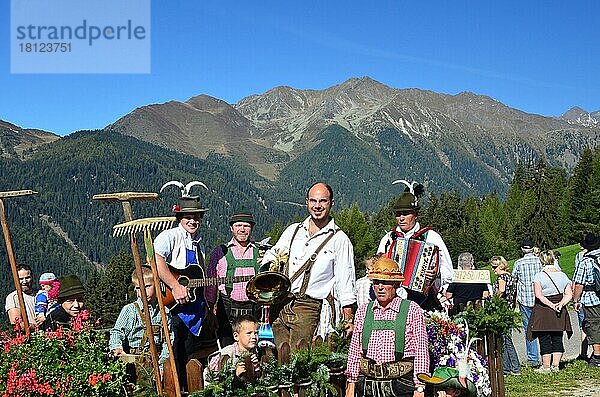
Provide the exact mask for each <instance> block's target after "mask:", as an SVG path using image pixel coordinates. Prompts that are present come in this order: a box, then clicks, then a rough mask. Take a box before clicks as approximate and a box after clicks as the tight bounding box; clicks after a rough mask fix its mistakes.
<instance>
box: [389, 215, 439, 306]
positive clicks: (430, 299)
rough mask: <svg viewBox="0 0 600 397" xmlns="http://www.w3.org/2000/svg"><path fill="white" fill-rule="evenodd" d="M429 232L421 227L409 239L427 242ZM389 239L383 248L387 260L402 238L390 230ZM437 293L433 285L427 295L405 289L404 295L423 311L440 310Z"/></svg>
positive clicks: (426, 228)
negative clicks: (388, 242)
mask: <svg viewBox="0 0 600 397" xmlns="http://www.w3.org/2000/svg"><path fill="white" fill-rule="evenodd" d="M430 230H433V229H432V228H431V227H429V226H427V227H423V228H421V229H419V230H417V231H416V232H415V233H414V234H413V235H412V236H411V237H410V238H411V239H415V240H419V241H424V242H425V241H427V232H428V231H430ZM390 237H391V242H390V244H389V245H387V246H386V247H385V255H386V256H387V257H388V258H391V252H392V250H393V249H394V246H395V245H396V243H397V241H398V239H399V238H403V237H402V236H401V235H400V234H399V233H398V232H396V230H392V232H391V236H390ZM438 260H439V256H438ZM438 267H439V263H438ZM437 292H438V291H437V289H436V287H435V285H431V287H430V288H429V290H428V291H427V294H423V293H420V292H417V291H413V290H411V289H408V288H406V293H407V296H406V298H407V299H408V300H411V301H413V302H415V303H417V304H418V305H419V306H421V308H422V309H423V310H425V311H431V310H441V309H442V305H441V304H440V302H439V301H438V299H437V297H436V295H437Z"/></svg>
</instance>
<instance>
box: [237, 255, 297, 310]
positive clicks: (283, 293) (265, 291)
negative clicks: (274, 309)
mask: <svg viewBox="0 0 600 397" xmlns="http://www.w3.org/2000/svg"><path fill="white" fill-rule="evenodd" d="M287 261H288V255H287V253H275V260H274V261H272V262H270V263H268V264H265V265H263V266H261V268H260V269H259V273H258V274H257V275H256V276H254V277H253V278H251V279H250V281H248V284H247V285H246V295H248V299H250V300H251V301H253V302H256V303H257V304H259V305H274V304H277V303H280V302H282V301H284V300H285V299H287V298H288V297H289V295H290V291H291V289H292V283H291V282H290V279H289V278H288V277H287V276H286V275H285V274H283V267H284V266H285V264H286V262H287Z"/></svg>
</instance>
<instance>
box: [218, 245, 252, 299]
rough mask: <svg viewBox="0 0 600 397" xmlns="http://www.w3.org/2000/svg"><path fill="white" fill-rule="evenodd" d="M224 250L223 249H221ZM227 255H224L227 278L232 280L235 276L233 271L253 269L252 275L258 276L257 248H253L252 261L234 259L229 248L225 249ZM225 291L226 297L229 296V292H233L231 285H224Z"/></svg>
mask: <svg viewBox="0 0 600 397" xmlns="http://www.w3.org/2000/svg"><path fill="white" fill-rule="evenodd" d="M223 248H225V247H223ZM225 249H226V250H227V253H226V254H225V259H226V260H227V274H226V275H225V276H226V277H227V278H233V277H234V276H235V269H238V268H239V269H254V274H258V268H259V267H260V265H259V263H258V260H257V258H258V247H257V246H254V249H253V252H252V259H235V258H234V257H233V251H232V250H231V248H225ZM225 291H227V295H229V296H231V291H233V283H226V284H225Z"/></svg>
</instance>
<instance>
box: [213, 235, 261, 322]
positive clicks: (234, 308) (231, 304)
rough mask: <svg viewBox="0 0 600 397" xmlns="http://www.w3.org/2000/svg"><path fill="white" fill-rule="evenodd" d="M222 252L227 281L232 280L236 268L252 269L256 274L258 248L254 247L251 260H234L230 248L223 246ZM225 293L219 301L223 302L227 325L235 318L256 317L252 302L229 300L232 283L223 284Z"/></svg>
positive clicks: (255, 307) (256, 310) (254, 306)
mask: <svg viewBox="0 0 600 397" xmlns="http://www.w3.org/2000/svg"><path fill="white" fill-rule="evenodd" d="M223 251H224V252H225V260H226V262H227V273H226V277H227V278H228V279H232V278H233V277H234V276H235V270H236V269H238V268H252V269H254V274H257V273H258V269H259V264H258V260H257V258H258V247H257V246H255V247H254V249H253V253H252V259H235V258H234V257H233V252H232V251H231V248H227V247H225V246H223ZM225 291H226V292H227V294H222V295H221V299H222V300H223V306H224V309H225V313H226V314H227V317H228V319H229V323H231V324H233V320H234V319H235V318H236V317H239V316H242V315H245V314H250V315H253V316H256V315H257V312H258V309H257V308H258V306H257V305H256V303H254V302H252V301H249V300H248V301H237V300H234V299H231V292H232V291H233V283H231V282H230V283H226V284H225Z"/></svg>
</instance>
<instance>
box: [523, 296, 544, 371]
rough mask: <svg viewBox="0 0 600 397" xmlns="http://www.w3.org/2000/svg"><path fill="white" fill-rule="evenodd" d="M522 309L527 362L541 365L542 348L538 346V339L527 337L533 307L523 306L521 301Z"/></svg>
mask: <svg viewBox="0 0 600 397" xmlns="http://www.w3.org/2000/svg"><path fill="white" fill-rule="evenodd" d="M519 307H520V309H521V319H522V320H523V333H524V334H525V347H526V348H527V362H528V363H529V364H531V365H539V363H540V349H539V347H538V341H537V339H534V340H532V341H530V340H528V339H527V325H528V324H529V318H530V317H531V312H532V310H533V307H531V306H523V305H522V304H520V303H519Z"/></svg>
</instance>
